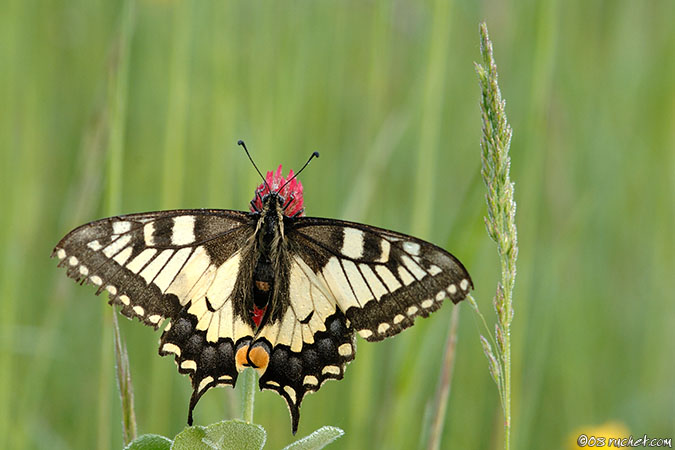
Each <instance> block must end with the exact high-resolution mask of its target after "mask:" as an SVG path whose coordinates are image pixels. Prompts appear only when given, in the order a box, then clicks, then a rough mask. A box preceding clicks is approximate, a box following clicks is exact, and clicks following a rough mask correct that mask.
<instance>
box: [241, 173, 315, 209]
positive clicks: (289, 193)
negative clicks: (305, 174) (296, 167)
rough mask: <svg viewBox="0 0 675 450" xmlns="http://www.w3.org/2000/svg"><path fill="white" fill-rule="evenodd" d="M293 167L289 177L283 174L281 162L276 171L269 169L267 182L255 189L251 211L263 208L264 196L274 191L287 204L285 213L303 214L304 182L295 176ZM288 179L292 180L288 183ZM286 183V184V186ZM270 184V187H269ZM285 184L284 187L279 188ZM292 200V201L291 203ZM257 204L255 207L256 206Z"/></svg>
mask: <svg viewBox="0 0 675 450" xmlns="http://www.w3.org/2000/svg"><path fill="white" fill-rule="evenodd" d="M291 178H293V169H291V171H290V172H288V177H286V178H284V177H283V175H281V164H279V167H278V168H277V170H276V172H272V171H269V172H267V176H266V177H265V182H266V183H267V184H265V183H261V184H259V185H258V187H257V188H256V189H255V197H253V204H252V205H251V211H255V210H256V209H257V210H258V211H260V210H262V198H263V197H264V196H266V195H268V194H271V192H270V189H271V190H272V192H277V193H278V194H279V195H281V196H282V197H283V198H284V200H285V202H286V203H287V205H286V204H285V205H284V206H286V208H285V210H284V214H285V215H286V216H289V217H290V216H293V215H295V214H298V215H301V216H302V215H303V212H302V211H303V198H302V183H300V180H298V179H297V178H293V179H292V180H291ZM287 180H291V181H290V182H289V183H288V184H286V182H287ZM284 185H285V186H284ZM268 186H269V187H268ZM282 186H284V188H283V189H281V190H279V188H281V187H282ZM289 202H290V203H289ZM254 205H255V207H254Z"/></svg>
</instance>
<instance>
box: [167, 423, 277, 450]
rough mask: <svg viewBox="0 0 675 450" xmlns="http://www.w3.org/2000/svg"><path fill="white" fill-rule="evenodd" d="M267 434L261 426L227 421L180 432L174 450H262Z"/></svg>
mask: <svg viewBox="0 0 675 450" xmlns="http://www.w3.org/2000/svg"><path fill="white" fill-rule="evenodd" d="M266 440H267V433H265V429H264V428H263V427H261V426H260V425H253V424H251V423H246V422H244V421H241V420H226V421H223V422H218V423H214V424H211V425H209V426H206V427H200V426H196V427H189V428H186V429H185V430H183V431H182V432H180V433H179V434H178V435H177V436H176V439H175V440H174V441H173V445H172V446H171V449H172V450H193V449H194V450H260V449H262V448H263V446H264V445H265V441H266Z"/></svg>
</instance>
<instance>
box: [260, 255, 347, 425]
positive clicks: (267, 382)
mask: <svg viewBox="0 0 675 450" xmlns="http://www.w3.org/2000/svg"><path fill="white" fill-rule="evenodd" d="M255 345H264V346H265V347H266V351H267V352H268V354H269V355H270V358H269V363H268V364H267V367H266V369H265V371H264V373H263V375H262V376H261V377H260V380H259V385H260V388H261V389H271V390H274V391H276V392H277V393H279V395H281V396H282V397H283V398H284V400H285V401H286V403H287V404H288V408H289V410H290V413H291V419H292V428H293V432H294V433H295V431H296V430H297V427H298V421H299V419H300V403H301V402H302V399H303V398H304V396H305V394H306V393H308V392H314V391H317V390H319V388H320V387H321V385H322V384H323V383H324V382H325V381H326V380H329V379H337V380H339V379H342V378H343V376H344V372H345V368H346V365H347V364H348V363H349V362H350V361H352V360H353V359H354V354H355V351H356V347H355V345H356V342H355V339H354V330H353V329H352V328H351V325H350V324H349V320H348V319H347V318H346V317H345V315H344V313H343V312H342V311H341V310H340V309H339V307H338V306H337V303H336V301H335V298H333V297H332V296H331V294H330V292H328V291H326V290H325V288H324V286H323V285H322V283H321V282H320V281H319V280H318V279H317V277H316V274H315V273H314V272H313V271H312V269H310V267H309V266H308V265H307V264H306V263H305V262H304V261H303V259H302V258H301V257H299V256H298V255H293V254H292V253H291V262H290V275H289V286H288V308H287V309H286V312H285V314H284V315H283V317H282V318H281V320H279V321H273V322H271V323H269V324H267V325H265V326H264V327H263V328H262V329H261V330H260V332H259V334H258V335H257V338H256V343H255V344H254V346H255Z"/></svg>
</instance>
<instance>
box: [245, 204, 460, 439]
mask: <svg viewBox="0 0 675 450" xmlns="http://www.w3.org/2000/svg"><path fill="white" fill-rule="evenodd" d="M285 233H286V238H287V239H286V241H287V243H288V248H287V252H286V253H287V259H288V261H287V263H286V264H282V266H287V267H286V268H285V269H283V268H282V269H283V270H285V272H284V276H283V277H282V278H284V279H286V280H288V283H287V286H285V287H284V289H282V290H281V291H280V295H286V293H287V298H285V299H279V300H280V301H281V303H284V304H287V305H288V307H287V309H286V310H285V313H284V315H283V317H282V318H281V319H280V320H276V321H270V322H269V323H268V324H266V325H265V326H263V327H262V328H261V330H260V331H259V333H258V334H257V335H256V336H255V337H254V343H253V344H252V348H254V347H255V346H257V345H260V346H262V347H263V348H264V349H265V351H266V352H267V354H269V355H270V359H269V363H268V365H267V368H266V370H265V372H264V373H263V375H262V376H261V378H260V381H259V384H260V387H261V389H272V390H275V391H276V392H278V393H279V394H280V395H281V396H282V397H283V398H284V399H285V400H286V403H287V404H288V407H289V410H290V413H291V418H292V422H293V423H292V426H293V431H294V432H295V431H296V429H297V426H298V421H299V414H300V413H299V408H300V403H301V402H302V399H303V397H304V396H305V395H306V394H307V393H308V392H314V391H317V390H318V389H319V388H320V387H321V385H322V384H323V383H324V382H325V381H326V380H328V379H341V378H342V377H343V376H344V372H345V368H346V365H347V364H348V363H349V362H350V361H352V360H353V359H354V356H355V340H354V331H358V332H359V334H360V335H361V336H362V337H364V338H366V339H367V340H369V341H378V340H382V339H384V338H386V337H388V336H393V335H394V334H397V333H399V332H400V331H402V330H403V329H405V328H407V327H409V326H411V325H412V324H413V323H414V320H415V318H416V317H417V316H420V315H422V316H425V317H426V316H427V315H429V313H431V312H433V311H435V310H437V309H438V308H439V307H440V305H441V304H442V302H443V300H444V299H446V298H450V299H451V300H452V301H453V302H454V303H457V302H459V301H461V300H462V299H463V298H464V297H465V296H466V294H467V293H468V292H469V290H470V289H471V288H472V287H473V284H472V282H471V278H470V277H469V274H468V273H467V271H466V269H465V268H464V267H463V266H462V264H461V263H460V262H459V261H458V260H457V259H456V258H455V257H454V256H452V255H451V254H449V253H448V252H446V251H445V250H443V249H441V248H439V247H437V246H435V245H433V244H430V243H428V242H425V241H422V240H419V239H417V238H414V237H411V236H407V235H404V234H401V233H396V232H393V231H389V230H384V229H381V228H376V227H371V226H367V225H362V224H357V223H352V222H344V221H338V220H333V219H318V218H307V217H301V218H297V219H294V220H293V222H292V224H291V226H290V227H289V228H287V229H285ZM278 278H279V277H278Z"/></svg>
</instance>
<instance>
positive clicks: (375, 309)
mask: <svg viewBox="0 0 675 450" xmlns="http://www.w3.org/2000/svg"><path fill="white" fill-rule="evenodd" d="M289 239H290V240H291V241H292V242H293V243H294V244H295V245H294V249H295V251H296V252H297V254H298V255H300V256H301V257H302V259H303V260H304V261H305V262H306V263H307V264H311V265H312V266H313V267H312V270H313V271H314V273H316V274H317V278H318V280H319V281H318V283H319V284H320V285H321V286H322V288H323V289H324V290H325V291H327V292H329V293H330V295H331V297H332V298H333V299H335V302H336V303H337V305H338V306H339V308H340V309H341V310H342V311H343V312H344V313H345V315H346V317H347V319H349V321H350V323H351V326H352V327H353V328H354V329H355V330H357V331H358V332H359V334H360V335H361V336H362V337H364V338H366V339H367V340H369V341H378V340H382V339H384V338H386V337H388V336H393V335H395V334H397V333H399V332H400V331H402V330H403V329H405V328H408V327H409V326H411V325H412V324H413V322H414V319H415V317H417V316H420V315H422V316H425V317H426V316H427V315H429V313H430V312H433V311H435V310H437V309H438V308H439V307H440V305H441V304H442V302H443V301H444V300H445V299H446V298H450V299H451V300H452V301H453V302H454V303H457V302H459V301H461V300H462V299H464V298H465V297H466V294H467V293H468V292H469V290H470V289H471V288H472V287H473V284H472V282H471V278H470V277H469V274H468V273H467V271H466V269H465V268H464V266H462V264H461V263H460V262H459V261H458V260H457V259H456V258H455V257H454V256H452V255H451V254H450V253H448V252H446V251H445V250H443V249H441V248H439V247H437V246H435V245H433V244H430V243H428V242H425V241H422V240H420V239H417V238H414V237H412V236H407V235H405V234H401V233H395V232H392V231H389V230H383V229H380V228H376V227H371V226H367V225H362V224H357V223H351V222H341V221H337V220H331V219H316V218H301V219H300V220H298V222H297V223H296V226H295V227H294V232H293V233H292V234H289Z"/></svg>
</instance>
